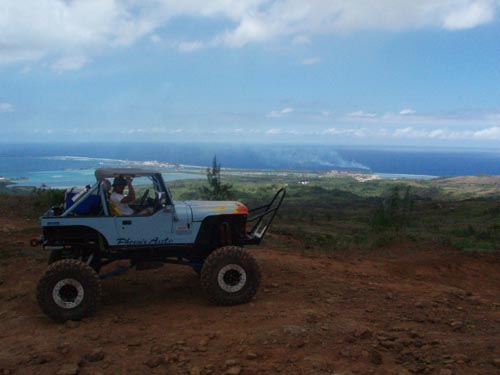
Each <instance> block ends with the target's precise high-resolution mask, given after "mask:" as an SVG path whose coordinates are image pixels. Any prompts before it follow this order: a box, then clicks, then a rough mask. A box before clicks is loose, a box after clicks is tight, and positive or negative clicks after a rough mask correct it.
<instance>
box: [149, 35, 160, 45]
mask: <svg viewBox="0 0 500 375" xmlns="http://www.w3.org/2000/svg"><path fill="white" fill-rule="evenodd" d="M149 40H151V42H152V43H154V44H161V43H162V42H163V39H162V38H161V36H159V35H158V34H153V35H151V36H150V37H149Z"/></svg>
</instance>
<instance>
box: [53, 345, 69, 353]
mask: <svg viewBox="0 0 500 375" xmlns="http://www.w3.org/2000/svg"><path fill="white" fill-rule="evenodd" d="M56 350H57V351H58V352H59V353H61V354H68V353H69V352H71V345H70V344H68V343H67V342H63V343H62V344H59V345H57V348H56Z"/></svg>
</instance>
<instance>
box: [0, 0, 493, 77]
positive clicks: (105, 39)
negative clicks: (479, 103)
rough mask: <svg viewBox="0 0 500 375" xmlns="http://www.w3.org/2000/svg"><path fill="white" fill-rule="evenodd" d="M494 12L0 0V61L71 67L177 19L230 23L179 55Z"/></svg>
mask: <svg viewBox="0 0 500 375" xmlns="http://www.w3.org/2000/svg"><path fill="white" fill-rule="evenodd" d="M499 8H500V3H499V2H498V0H420V1H413V0H411V1H410V0H380V1H377V2H373V1H366V0H350V1H348V2H346V1H345V0H310V1H307V2H305V1H303V0H213V1H206V0H186V1H176V0H148V1H139V0H127V1H116V0H85V1H65V0H44V1H40V0H23V1H19V0H3V1H2V5H1V13H0V46H1V49H0V63H4V64H12V63H18V62H23V61H39V60H48V61H49V64H50V65H60V66H61V67H62V70H65V67H69V69H78V68H80V67H82V66H83V65H84V64H85V62H87V61H90V60H91V59H92V57H93V56H95V55H98V54H100V53H103V52H104V51H108V50H110V49H112V48H115V47H120V46H129V45H131V44H133V43H135V42H137V41H138V40H140V39H141V38H144V37H150V40H151V41H152V42H153V43H157V42H159V41H161V37H160V35H158V34H159V33H160V29H161V28H162V27H164V26H165V25H166V24H168V22H169V21H170V20H171V19H173V18H176V17H192V18H193V19H194V20H196V19H201V18H208V19H211V20H215V21H219V20H221V21H229V23H230V24H232V25H234V26H233V27H232V28H231V27H230V28H228V29H227V30H226V31H224V32H223V33H219V34H217V33H216V32H215V33H213V34H207V35H206V41H205V42H182V43H180V44H179V45H178V46H179V49H180V50H181V51H184V52H186V51H194V50H196V49H198V48H201V46H202V45H207V46H214V45H220V44H223V45H226V46H230V47H242V46H244V45H246V44H248V43H255V42H266V41H270V40H274V39H277V38H282V37H285V38H289V40H290V41H291V42H292V43H295V44H303V43H307V42H308V41H309V40H310V39H311V38H313V37H314V36H315V35H319V34H332V33H339V32H343V33H344V32H350V31H356V30H363V29H365V30H367V29H385V30H395V31H397V30H404V29H416V28H428V27H439V28H444V29H447V30H460V29H468V28H473V27H476V26H479V25H483V24H486V23H488V22H492V21H493V20H494V19H495V18H496V16H497V12H498V9H499ZM170 37H171V39H173V40H175V39H176V38H177V36H176V35H175V33H173V34H171V35H170ZM183 37H186V35H184V36H183ZM187 37H188V38H189V35H187ZM74 56H79V59H80V60H79V63H78V61H77V60H75V59H76V58H75V57H74ZM68 59H70V60H71V59H73V60H72V61H69V60H68ZM54 61H55V62H54Z"/></svg>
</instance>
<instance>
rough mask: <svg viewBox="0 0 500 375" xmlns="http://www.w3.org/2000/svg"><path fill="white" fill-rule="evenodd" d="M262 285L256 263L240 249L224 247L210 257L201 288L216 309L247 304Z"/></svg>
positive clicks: (202, 274)
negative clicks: (221, 306) (217, 306)
mask: <svg viewBox="0 0 500 375" xmlns="http://www.w3.org/2000/svg"><path fill="white" fill-rule="evenodd" d="M259 284H260V270H259V265H258V264H257V261H256V260H255V258H254V257H253V256H251V255H250V254H248V253H247V252H246V251H245V250H243V249H242V248H240V247H236V246H226V247H221V248H220V249H218V250H216V251H214V252H213V253H212V254H210V255H209V256H208V258H207V259H206V260H205V263H204V264H203V268H202V269H201V286H202V288H203V289H204V290H205V292H206V293H207V295H208V297H209V298H210V300H211V301H212V302H214V303H216V304H217V305H223V306H231V305H239V304H242V303H247V302H248V301H250V300H251V299H252V298H253V296H254V295H255V293H257V289H258V288H259Z"/></svg>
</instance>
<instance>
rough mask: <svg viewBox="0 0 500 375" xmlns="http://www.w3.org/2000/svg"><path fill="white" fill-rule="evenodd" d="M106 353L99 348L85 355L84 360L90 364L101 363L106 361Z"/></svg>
mask: <svg viewBox="0 0 500 375" xmlns="http://www.w3.org/2000/svg"><path fill="white" fill-rule="evenodd" d="M105 356H106V353H104V351H103V350H102V348H97V349H94V350H92V351H91V352H90V353H87V354H85V356H84V358H85V359H86V360H87V361H89V362H99V361H102V360H103V359H104V357H105Z"/></svg>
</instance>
